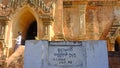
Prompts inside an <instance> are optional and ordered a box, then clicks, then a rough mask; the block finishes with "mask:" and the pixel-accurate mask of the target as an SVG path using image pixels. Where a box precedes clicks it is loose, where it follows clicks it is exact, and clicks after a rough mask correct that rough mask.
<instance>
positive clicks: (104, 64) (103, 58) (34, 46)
mask: <svg viewBox="0 0 120 68" xmlns="http://www.w3.org/2000/svg"><path fill="white" fill-rule="evenodd" d="M25 46H26V47H25V53H24V68H108V53H107V47H106V42H105V41H102V40H101V41H74V42H73V41H40V40H38V41H36V40H29V41H26V43H25Z"/></svg>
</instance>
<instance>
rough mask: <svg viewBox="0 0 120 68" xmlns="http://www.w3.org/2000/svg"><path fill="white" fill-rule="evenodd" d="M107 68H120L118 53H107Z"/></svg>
mask: <svg viewBox="0 0 120 68" xmlns="http://www.w3.org/2000/svg"><path fill="white" fill-rule="evenodd" d="M109 68H120V52H109Z"/></svg>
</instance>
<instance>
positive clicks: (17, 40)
mask: <svg viewBox="0 0 120 68" xmlns="http://www.w3.org/2000/svg"><path fill="white" fill-rule="evenodd" d="M21 42H22V32H18V37H17V38H16V45H15V49H14V50H16V49H17V48H18V47H19V45H21Z"/></svg>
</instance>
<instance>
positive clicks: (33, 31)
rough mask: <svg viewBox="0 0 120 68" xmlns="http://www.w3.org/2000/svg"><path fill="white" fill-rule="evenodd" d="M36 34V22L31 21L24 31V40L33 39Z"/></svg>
mask: <svg viewBox="0 0 120 68" xmlns="http://www.w3.org/2000/svg"><path fill="white" fill-rule="evenodd" d="M36 36H37V22H36V21H33V22H32V23H31V24H30V26H29V27H28V30H27V32H26V40H34V39H35V37H36Z"/></svg>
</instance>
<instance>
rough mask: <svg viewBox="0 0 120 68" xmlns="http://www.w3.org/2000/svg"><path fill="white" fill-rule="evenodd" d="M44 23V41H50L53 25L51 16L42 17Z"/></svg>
mask: <svg viewBox="0 0 120 68" xmlns="http://www.w3.org/2000/svg"><path fill="white" fill-rule="evenodd" d="M41 17H42V21H43V38H42V39H43V40H50V25H51V23H52V19H51V17H50V16H49V15H42V16H41Z"/></svg>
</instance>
